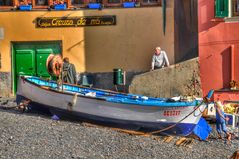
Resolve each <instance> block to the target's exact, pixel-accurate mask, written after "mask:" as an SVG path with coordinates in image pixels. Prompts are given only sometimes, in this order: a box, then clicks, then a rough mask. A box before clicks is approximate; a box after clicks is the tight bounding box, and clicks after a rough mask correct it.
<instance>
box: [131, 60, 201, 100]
mask: <svg viewBox="0 0 239 159" xmlns="http://www.w3.org/2000/svg"><path fill="white" fill-rule="evenodd" d="M129 92H130V93H135V94H142V95H146V96H152V97H173V96H179V95H196V96H198V97H201V95H202V91H201V82H200V77H199V65H198V58H194V59H191V60H188V61H185V62H181V63H178V64H176V65H172V66H170V67H167V68H163V69H159V70H155V71H151V72H147V73H144V74H141V75H137V76H135V77H134V78H133V80H132V83H131V85H130V87H129Z"/></svg>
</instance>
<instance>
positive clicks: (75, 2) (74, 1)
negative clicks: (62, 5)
mask: <svg viewBox="0 0 239 159" xmlns="http://www.w3.org/2000/svg"><path fill="white" fill-rule="evenodd" d="M71 4H72V5H82V4H84V0H71Z"/></svg>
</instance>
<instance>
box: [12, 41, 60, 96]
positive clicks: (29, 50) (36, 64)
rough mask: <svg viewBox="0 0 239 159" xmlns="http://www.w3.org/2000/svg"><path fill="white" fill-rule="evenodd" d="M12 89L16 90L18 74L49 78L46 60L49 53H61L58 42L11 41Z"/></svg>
mask: <svg viewBox="0 0 239 159" xmlns="http://www.w3.org/2000/svg"><path fill="white" fill-rule="evenodd" d="M12 50H13V75H14V77H13V79H14V80H13V90H14V93H16V91H17V81H18V78H19V76H23V75H27V76H37V77H42V78H49V77H50V75H49V74H48V72H47V69H46V60H47V57H48V56H49V54H51V53H53V54H61V45H60V42H41V43H39V42H38V43H36V42H32V43H13V48H12Z"/></svg>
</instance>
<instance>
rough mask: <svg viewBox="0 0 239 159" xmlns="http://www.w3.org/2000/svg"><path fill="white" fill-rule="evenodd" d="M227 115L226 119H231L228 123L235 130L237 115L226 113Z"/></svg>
mask: <svg viewBox="0 0 239 159" xmlns="http://www.w3.org/2000/svg"><path fill="white" fill-rule="evenodd" d="M225 115H226V117H228V118H229V120H228V121H227V124H228V125H231V126H232V127H233V128H235V126H236V121H235V115H233V114H227V113H225Z"/></svg>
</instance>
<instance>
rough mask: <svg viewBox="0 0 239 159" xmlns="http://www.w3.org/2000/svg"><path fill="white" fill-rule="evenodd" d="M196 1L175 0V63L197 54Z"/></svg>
mask: <svg viewBox="0 0 239 159" xmlns="http://www.w3.org/2000/svg"><path fill="white" fill-rule="evenodd" d="M197 4H198V2H197V0H184V1H175V14H174V15H175V26H174V28H175V63H178V62H182V61H185V60H188V59H192V58H195V57H197V56H198V9H197V7H198V5H197Z"/></svg>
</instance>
